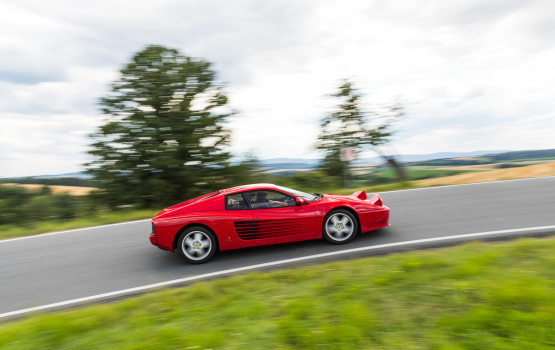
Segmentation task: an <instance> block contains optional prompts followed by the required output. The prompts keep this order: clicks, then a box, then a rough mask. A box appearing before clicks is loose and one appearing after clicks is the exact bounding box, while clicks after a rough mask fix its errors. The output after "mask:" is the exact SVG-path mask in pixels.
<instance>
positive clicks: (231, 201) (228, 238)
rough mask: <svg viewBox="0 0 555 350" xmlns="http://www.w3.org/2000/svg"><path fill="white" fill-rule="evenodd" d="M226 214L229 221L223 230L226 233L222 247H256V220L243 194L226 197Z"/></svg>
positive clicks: (221, 243)
mask: <svg viewBox="0 0 555 350" xmlns="http://www.w3.org/2000/svg"><path fill="white" fill-rule="evenodd" d="M225 213H226V217H227V218H228V220H226V226H225V228H224V229H223V230H222V231H223V232H226V233H225V234H224V237H223V242H220V247H223V248H224V249H234V248H242V247H249V246H253V245H256V235H255V231H254V220H253V217H252V213H251V210H250V207H249V205H248V203H247V200H246V198H245V197H244V196H243V194H242V193H233V194H228V195H226V196H225Z"/></svg>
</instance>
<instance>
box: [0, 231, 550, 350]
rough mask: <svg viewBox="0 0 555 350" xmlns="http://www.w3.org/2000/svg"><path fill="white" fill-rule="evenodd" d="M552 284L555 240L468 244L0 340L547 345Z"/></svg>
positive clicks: (200, 286)
mask: <svg viewBox="0 0 555 350" xmlns="http://www.w3.org/2000/svg"><path fill="white" fill-rule="evenodd" d="M190 269H194V267H192V266H188V265H184V266H183V270H184V271H186V270H190ZM554 290H555V238H553V237H551V238H543V239H523V240H519V241H513V242H504V243H470V244H465V245H462V246H457V247H451V248H443V249H438V250H430V251H415V252H408V253H399V254H394V255H390V256H384V257H371V258H364V259H359V260H352V261H346V262H335V263H327V264H323V265H315V266H309V267H302V268H296V269H288V270H281V271H274V272H267V273H262V272H257V273H249V274H245V275H240V276H235V277H230V278H227V279H219V280H214V281H208V282H200V283H195V284H193V285H190V286H186V287H181V288H170V289H166V290H163V291H158V292H154V293H150V294H146V295H143V296H140V297H135V298H131V299H127V300H123V301H120V302H113V303H110V304H105V305H96V306H88V307H83V308H79V309H74V310H68V311H58V312H53V313H47V314H43V315H35V316H30V317H28V318H26V319H23V320H19V321H14V322H4V323H1V324H0V348H1V349H4V350H8V349H33V350H34V349H105V348H110V349H147V348H148V349H395V350H397V349H477V350H478V349H479V350H482V349H553V348H554V347H555V293H553V291H554Z"/></svg>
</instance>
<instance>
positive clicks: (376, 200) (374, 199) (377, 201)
mask: <svg viewBox="0 0 555 350" xmlns="http://www.w3.org/2000/svg"><path fill="white" fill-rule="evenodd" d="M351 197H355V198H358V199H360V200H361V201H365V200H367V201H368V202H370V204H374V205H380V206H381V205H383V203H382V199H381V198H380V196H379V195H378V194H377V193H370V199H367V198H368V195H367V194H366V192H364V191H356V192H355V193H353V194H352V195H351Z"/></svg>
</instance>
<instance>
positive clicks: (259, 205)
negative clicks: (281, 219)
mask: <svg viewBox="0 0 555 350" xmlns="http://www.w3.org/2000/svg"><path fill="white" fill-rule="evenodd" d="M245 195H246V196H247V198H248V200H249V203H250V205H251V208H252V209H269V208H283V207H293V206H295V205H296V203H295V198H294V197H292V196H288V195H286V194H284V193H281V192H277V191H270V190H262V191H252V192H246V193H245Z"/></svg>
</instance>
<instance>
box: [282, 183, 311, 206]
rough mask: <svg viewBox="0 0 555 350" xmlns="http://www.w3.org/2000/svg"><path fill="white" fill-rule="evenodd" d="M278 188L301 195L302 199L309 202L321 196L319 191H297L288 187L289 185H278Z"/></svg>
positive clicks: (294, 194)
mask: <svg viewBox="0 0 555 350" xmlns="http://www.w3.org/2000/svg"><path fill="white" fill-rule="evenodd" d="M276 188H277V189H278V190H281V191H283V192H287V193H289V194H292V195H293V196H297V197H301V198H302V199H305V200H307V201H309V202H314V201H315V200H317V199H319V198H320V194H319V193H311V194H309V193H305V192H301V191H297V190H294V189H291V188H287V187H282V186H276Z"/></svg>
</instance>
